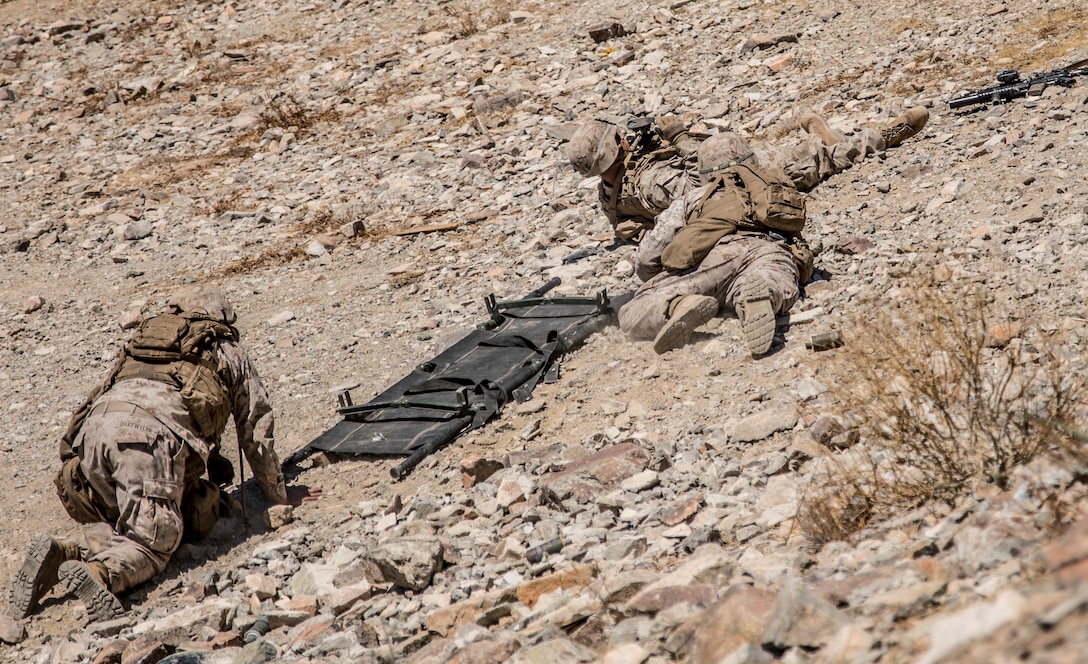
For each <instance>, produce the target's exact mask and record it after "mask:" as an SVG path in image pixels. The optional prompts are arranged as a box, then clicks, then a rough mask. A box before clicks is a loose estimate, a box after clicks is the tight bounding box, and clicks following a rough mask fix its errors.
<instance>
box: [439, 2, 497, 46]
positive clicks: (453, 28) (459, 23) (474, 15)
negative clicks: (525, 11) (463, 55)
mask: <svg viewBox="0 0 1088 664" xmlns="http://www.w3.org/2000/svg"><path fill="white" fill-rule="evenodd" d="M442 13H444V14H445V15H446V25H445V27H446V29H447V30H449V31H450V32H451V33H452V34H454V35H456V36H458V37H460V38H462V39H464V38H465V37H471V36H472V35H474V34H476V33H478V32H482V31H484V30H487V29H489V28H493V27H495V26H496V25H501V24H503V23H506V22H507V21H509V20H510V9H509V7H508V6H507V5H504V4H501V3H491V4H489V5H484V4H483V3H470V2H460V3H449V4H445V5H442Z"/></svg>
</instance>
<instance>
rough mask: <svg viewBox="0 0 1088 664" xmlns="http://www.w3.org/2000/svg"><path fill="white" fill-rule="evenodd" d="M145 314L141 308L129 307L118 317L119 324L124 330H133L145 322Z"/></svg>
mask: <svg viewBox="0 0 1088 664" xmlns="http://www.w3.org/2000/svg"><path fill="white" fill-rule="evenodd" d="M143 319H144V314H143V311H141V310H140V309H129V310H128V311H125V312H123V313H122V314H121V317H120V318H118V319H117V324H118V325H119V326H120V327H121V329H122V330H131V329H133V328H135V327H138V326H139V325H140V323H141V322H143Z"/></svg>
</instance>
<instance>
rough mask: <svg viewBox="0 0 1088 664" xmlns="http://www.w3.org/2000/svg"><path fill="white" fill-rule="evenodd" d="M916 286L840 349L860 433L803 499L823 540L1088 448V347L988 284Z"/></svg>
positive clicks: (838, 363) (839, 373)
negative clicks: (1042, 458) (1087, 426)
mask: <svg viewBox="0 0 1088 664" xmlns="http://www.w3.org/2000/svg"><path fill="white" fill-rule="evenodd" d="M911 292H912V296H911V297H910V298H909V299H908V301H906V302H903V303H901V306H900V307H899V308H898V309H883V308H879V307H876V306H874V307H873V308H872V309H871V310H870V313H869V314H868V315H867V316H866V317H865V318H864V319H859V320H857V321H856V322H855V323H854V324H852V328H853V329H850V330H847V331H846V332H845V333H844V337H845V338H846V345H845V346H844V347H843V348H842V349H840V350H838V351H836V353H837V354H838V355H837V357H836V358H835V361H834V363H833V365H834V366H833V369H832V373H833V375H835V377H836V383H837V387H835V388H833V389H834V390H835V392H836V396H837V397H838V398H839V399H840V401H841V403H842V404H843V408H844V412H843V414H842V415H843V418H844V419H846V420H847V421H848V422H849V424H850V425H852V426H854V427H856V428H857V430H858V432H859V433H860V441H861V442H860V443H859V444H858V445H857V446H855V447H854V448H852V449H849V450H847V451H845V452H843V453H841V454H839V455H837V456H832V457H828V458H827V459H826V464H825V465H824V466H823V467H822V469H821V470H820V471H818V472H817V476H816V477H815V478H814V481H813V484H812V489H810V491H809V492H808V494H807V495H806V496H804V498H803V499H802V505H801V510H800V512H799V519H800V521H799V524H800V525H801V527H802V529H803V530H805V532H806V533H807V534H808V535H809V536H810V537H811V538H812V539H814V540H815V541H817V542H822V541H829V540H834V539H843V538H846V537H848V536H849V535H851V534H853V533H854V532H857V531H858V530H859V529H860V528H861V527H862V526H864V525H865V523H866V521H867V520H868V519H869V518H870V517H872V516H888V515H891V514H894V513H896V512H898V511H901V510H904V509H910V508H915V507H920V506H924V505H927V504H933V503H935V502H943V503H946V504H949V505H952V504H954V503H955V502H956V501H957V500H958V499H959V498H960V497H962V496H963V495H965V494H967V493H969V492H970V491H972V490H973V489H975V488H978V487H980V486H982V485H986V484H992V485H995V486H996V487H998V488H1001V489H1005V488H1008V484H1009V479H1010V473H1011V472H1012V471H1013V469H1014V468H1016V467H1017V466H1018V465H1020V464H1023V463H1025V462H1027V461H1029V460H1031V459H1032V458H1034V457H1036V456H1038V455H1040V454H1045V455H1053V456H1054V457H1056V458H1061V459H1065V460H1067V459H1069V458H1072V457H1078V456H1079V457H1080V458H1083V452H1084V451H1085V449H1088V448H1086V445H1085V443H1083V442H1081V443H1078V441H1077V439H1076V438H1075V437H1074V436H1073V435H1071V433H1070V429H1071V428H1073V427H1074V424H1073V423H1074V422H1075V421H1076V415H1077V409H1078V408H1079V407H1080V406H1081V400H1082V398H1083V397H1084V394H1085V378H1084V377H1085V372H1084V361H1083V360H1084V358H1083V353H1082V352H1080V351H1081V349H1079V348H1078V347H1076V346H1075V345H1074V344H1071V343H1069V340H1068V339H1065V338H1063V337H1062V335H1060V334H1057V333H1045V332H1043V331H1042V330H1040V329H1039V327H1038V326H1036V325H1034V324H1033V323H1035V322H1037V321H1036V320H1035V319H1033V318H1015V317H1012V316H1011V315H1009V313H1008V312H1005V311H1002V310H1001V308H1000V307H997V306H996V305H994V304H992V303H989V302H988V301H987V299H986V297H985V294H984V293H983V292H982V291H978V290H971V289H970V288H967V287H957V286H954V285H949V284H946V285H945V286H944V287H943V288H934V287H920V288H917V289H914V290H913V291H911ZM1021 321H1022V322H1021ZM1085 440H1088V436H1085Z"/></svg>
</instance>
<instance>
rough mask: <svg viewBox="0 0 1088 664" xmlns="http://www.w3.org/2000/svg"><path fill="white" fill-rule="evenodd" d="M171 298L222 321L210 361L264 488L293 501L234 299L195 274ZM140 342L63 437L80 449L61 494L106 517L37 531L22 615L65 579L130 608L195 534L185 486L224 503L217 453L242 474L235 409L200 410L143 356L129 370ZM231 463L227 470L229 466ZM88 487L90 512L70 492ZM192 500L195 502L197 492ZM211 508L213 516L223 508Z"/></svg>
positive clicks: (181, 312)
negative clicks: (237, 324)
mask: <svg viewBox="0 0 1088 664" xmlns="http://www.w3.org/2000/svg"><path fill="white" fill-rule="evenodd" d="M168 304H169V307H170V309H171V310H172V311H171V313H172V314H175V318H171V319H169V320H175V319H177V320H182V319H184V320H186V321H189V322H190V323H191V322H192V321H198V322H199V321H203V322H204V324H205V325H206V326H207V325H211V326H212V328H213V329H215V330H219V333H215V334H213V336H214V339H211V338H209V339H208V340H206V341H205V342H204V343H205V346H207V347H206V349H205V351H204V352H206V353H207V354H208V356H207V357H206V358H205V359H204V360H200V361H201V362H204V363H205V364H207V366H208V367H209V368H210V369H211V370H212V371H214V372H215V373H214V376H217V377H218V378H215V380H216V381H217V382H218V383H219V384H220V385H221V386H222V387H223V388H224V392H223V394H224V395H226V397H227V400H228V401H229V404H228V405H227V407H228V408H229V415H230V416H231V417H232V418H233V420H234V423H235V431H236V433H237V438H238V441H239V442H240V444H241V448H242V450H243V452H244V454H245V456H246V459H247V460H248V462H249V465H250V467H251V468H252V469H253V474H254V476H255V478H256V480H257V483H258V485H259V487H260V489H261V491H262V493H263V494H264V496H265V498H266V499H267V500H269V501H270V502H274V503H284V502H286V501H287V490H286V487H285V484H284V478H283V473H282V471H281V469H280V462H279V459H278V458H277V456H276V452H275V450H274V438H273V425H274V422H273V414H272V405H271V403H270V402H269V399H268V394H267V392H266V390H265V387H264V385H263V384H262V383H261V379H260V377H259V376H258V374H257V370H256V369H255V367H254V366H253V364H252V363H251V362H250V359H249V357H248V355H247V354H246V352H245V350H244V349H243V348H242V347H241V346H240V345H238V343H237V332H236V331H235V330H234V328H233V327H231V325H232V324H233V323H234V320H235V316H234V312H233V309H232V308H231V306H230V304H229V302H227V300H226V298H225V297H224V296H223V294H222V292H220V291H219V290H218V289H216V288H213V287H208V286H191V287H186V288H184V289H182V290H181V291H179V292H178V293H177V294H176V295H175V296H174V297H173V298H171V300H170V301H169V303H168ZM163 318H165V315H164V316H162V317H159V319H163ZM154 320H155V319H149V321H154ZM149 321H145V325H147V323H148V322H149ZM183 325H185V323H183ZM215 326H218V327H215ZM143 329H144V328H143V327H141V330H143ZM231 332H233V334H231ZM132 352H133V351H132V350H131V344H130V347H129V349H127V350H126V353H125V354H124V355H123V356H122V358H121V359H120V360H119V362H118V366H117V368H115V370H114V372H113V374H111V376H110V378H109V379H108V380H107V381H106V383H105V384H104V385H103V386H102V387H101V388H99V389H98V390H97V391H96V393H94V394H92V395H91V397H90V398H89V399H88V402H87V403H85V404H84V407H83V408H81V409H80V412H78V413H77V414H76V415H75V416H74V418H73V423H72V426H70V427H69V432H68V434H66V437H65V440H64V441H63V442H62V443H61V454H62V459H64V458H65V457H67V458H68V459H69V461H68V462H67V463H66V464H65V465H64V469H63V470H62V472H61V473H60V475H58V480H57V483H58V491H59V492H60V493H61V499H62V502H64V503H65V506H66V508H68V510H69V513H70V514H72V516H73V517H74V518H76V519H77V520H79V521H81V522H83V523H91V522H93V521H96V520H97V521H100V523H96V524H93V525H90V526H88V527H87V528H85V529H84V531H83V534H82V537H81V541H79V542H76V541H66V540H60V539H54V538H51V537H48V536H39V537H38V538H37V539H35V540H34V541H33V543H32V544H31V548H30V552H29V554H28V556H27V559H26V562H25V563H24V565H23V567H22V569H21V570H20V571H19V573H18V574H16V577H15V579H14V581H13V584H12V589H11V606H12V609H13V611H14V612H15V614H16V615H17V616H18V617H25V616H26V615H28V614H29V613H31V612H32V611H33V610H34V609H35V608H36V607H37V605H38V602H39V601H40V599H41V598H42V596H44V595H45V594H46V593H47V592H49V590H50V589H51V587H52V586H53V585H54V584H56V583H57V582H58V580H59V581H61V582H63V584H64V585H65V586H66V588H67V590H68V591H69V592H70V593H72V594H75V595H76V596H77V597H79V598H80V599H81V600H83V602H84V603H85V604H86V606H87V610H88V613H89V614H90V615H91V617H92V618H93V619H95V620H104V619H109V618H113V617H116V616H119V615H120V614H122V613H123V612H124V608H123V607H122V606H121V603H120V601H119V600H118V599H117V597H116V593H120V592H123V591H125V590H127V589H129V588H132V587H133V586H135V585H137V584H139V583H142V582H143V581H146V580H148V579H150V578H152V577H153V576H155V575H157V574H159V573H161V572H162V571H163V569H164V568H165V567H166V564H167V562H169V560H170V557H171V556H172V555H173V553H174V551H176V550H177V548H178V546H179V545H180V544H181V542H182V538H183V536H185V535H191V533H186V532H184V531H185V525H186V517H188V516H189V514H188V513H187V514H186V515H184V516H183V504H182V503H183V494H184V495H185V499H186V501H188V500H189V499H190V493H189V491H190V490H191V489H194V488H195V489H200V490H201V491H206V490H207V489H208V488H209V487H210V489H211V491H212V492H213V493H214V495H213V496H212V497H211V500H212V501H213V502H212V509H216V508H217V507H218V488H217V487H215V486H214V485H212V484H211V483H209V482H208V481H207V480H203V479H202V476H203V475H204V474H205V472H206V469H207V468H208V467H209V463H211V464H212V468H213V471H215V470H218V471H219V472H218V474H219V475H220V477H219V478H218V479H220V481H223V480H226V481H227V482H229V481H230V479H232V478H233V469H232V468H230V466H229V462H227V461H226V460H225V459H223V458H222V457H220V456H219V454H218V448H219V437H220V434H221V433H222V431H223V428H224V426H225V424H226V415H227V413H226V412H224V413H223V416H222V417H220V418H219V420H218V421H216V422H214V424H213V425H211V426H209V425H208V424H207V422H205V421H204V420H202V419H200V418H199V417H197V416H196V415H194V406H193V404H194V401H193V399H192V398H191V397H192V395H191V394H187V395H186V396H183V389H184V386H179V385H177V384H175V383H172V382H166V381H164V380H162V379H156V378H149V377H146V376H149V375H153V372H151V373H149V372H148V371H147V369H148V366H144V367H143V368H142V369H140V364H139V363H136V367H137V369H140V370H138V371H136V373H135V375H126V373H130V374H131V373H132V372H131V371H128V372H126V370H125V367H126V364H125V362H126V360H127V359H129V358H130V357H131V355H130V354H131V353H132ZM213 356H214V358H215V359H214V362H213V361H212V360H211V357H213ZM128 366H132V365H128ZM175 366H176V365H175ZM151 368H154V367H151ZM207 375H209V376H211V375H213V374H207ZM186 397H189V398H188V399H187V398H186ZM216 427H217V428H218V430H208V429H209V428H213V429H214V428H216ZM224 463H226V464H227V466H226V468H227V470H226V472H227V477H223V476H222V475H223V470H222V469H223V466H222V464H224ZM62 485H64V486H66V487H67V489H66V490H65V489H62ZM73 485H75V486H76V487H78V488H76V489H73ZM77 492H81V495H83V496H85V497H87V499H88V500H89V504H88V505H86V506H85V508H84V510H83V512H82V513H80V512H78V511H76V512H74V511H73V508H72V507H69V502H68V500H66V495H67V494H72V493H77ZM200 495H205V494H200ZM194 500H200V498H195V499H194ZM206 502H207V501H205V503H206ZM186 510H187V512H189V511H191V510H190V509H189V506H188V503H187V504H186ZM88 512H89V513H88ZM96 516H97V517H99V518H98V519H95V518H94V517H96ZM211 518H212V523H214V519H215V518H216V516H215V515H213V516H212V517H211ZM204 525H206V526H207V524H204ZM207 529H210V526H208V527H207Z"/></svg>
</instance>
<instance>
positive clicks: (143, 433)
mask: <svg viewBox="0 0 1088 664" xmlns="http://www.w3.org/2000/svg"><path fill="white" fill-rule="evenodd" d="M85 429H87V435H85V436H84V445H83V449H82V451H81V456H82V462H81V464H80V465H81V467H82V469H83V472H84V474H85V475H86V476H87V480H88V481H89V482H90V483H91V485H92V486H93V487H94V489H95V491H96V492H98V493H99V494H100V495H103V497H104V498H106V500H107V501H108V502H113V501H115V502H116V504H117V507H118V510H119V512H120V514H121V517H120V518H119V519H118V520H117V523H116V524H115V526H114V534H113V536H112V537H111V538H110V541H109V542H108V543H107V546H105V548H103V549H102V550H100V551H98V552H96V553H94V554H93V555H91V556H90V557H89V558H88V560H87V562H88V563H101V564H103V565H104V566H105V569H106V571H107V572H108V584H109V590H110V591H112V592H114V593H118V592H121V591H124V590H127V589H129V588H131V587H133V586H135V585H137V584H139V583H142V582H143V581H146V580H148V579H150V578H151V577H153V576H155V575H156V574H159V573H160V572H162V570H163V569H164V568H165V567H166V563H167V562H168V561H169V560H170V556H171V555H173V553H174V551H175V550H176V549H177V547H178V545H179V544H180V543H181V534H182V517H181V494H182V489H183V483H184V472H185V460H186V457H187V455H188V453H189V448H188V446H186V445H185V443H183V442H182V441H181V440H180V439H179V438H178V437H177V436H175V435H174V433H173V432H171V431H170V430H169V429H167V428H166V427H165V426H163V425H162V423H161V422H159V421H158V420H157V419H155V418H153V417H151V416H149V415H146V414H144V413H142V412H137V413H123V412H110V413H107V414H105V415H103V416H102V417H100V418H90V419H88V422H87V424H86V425H85ZM96 548H98V547H96Z"/></svg>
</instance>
